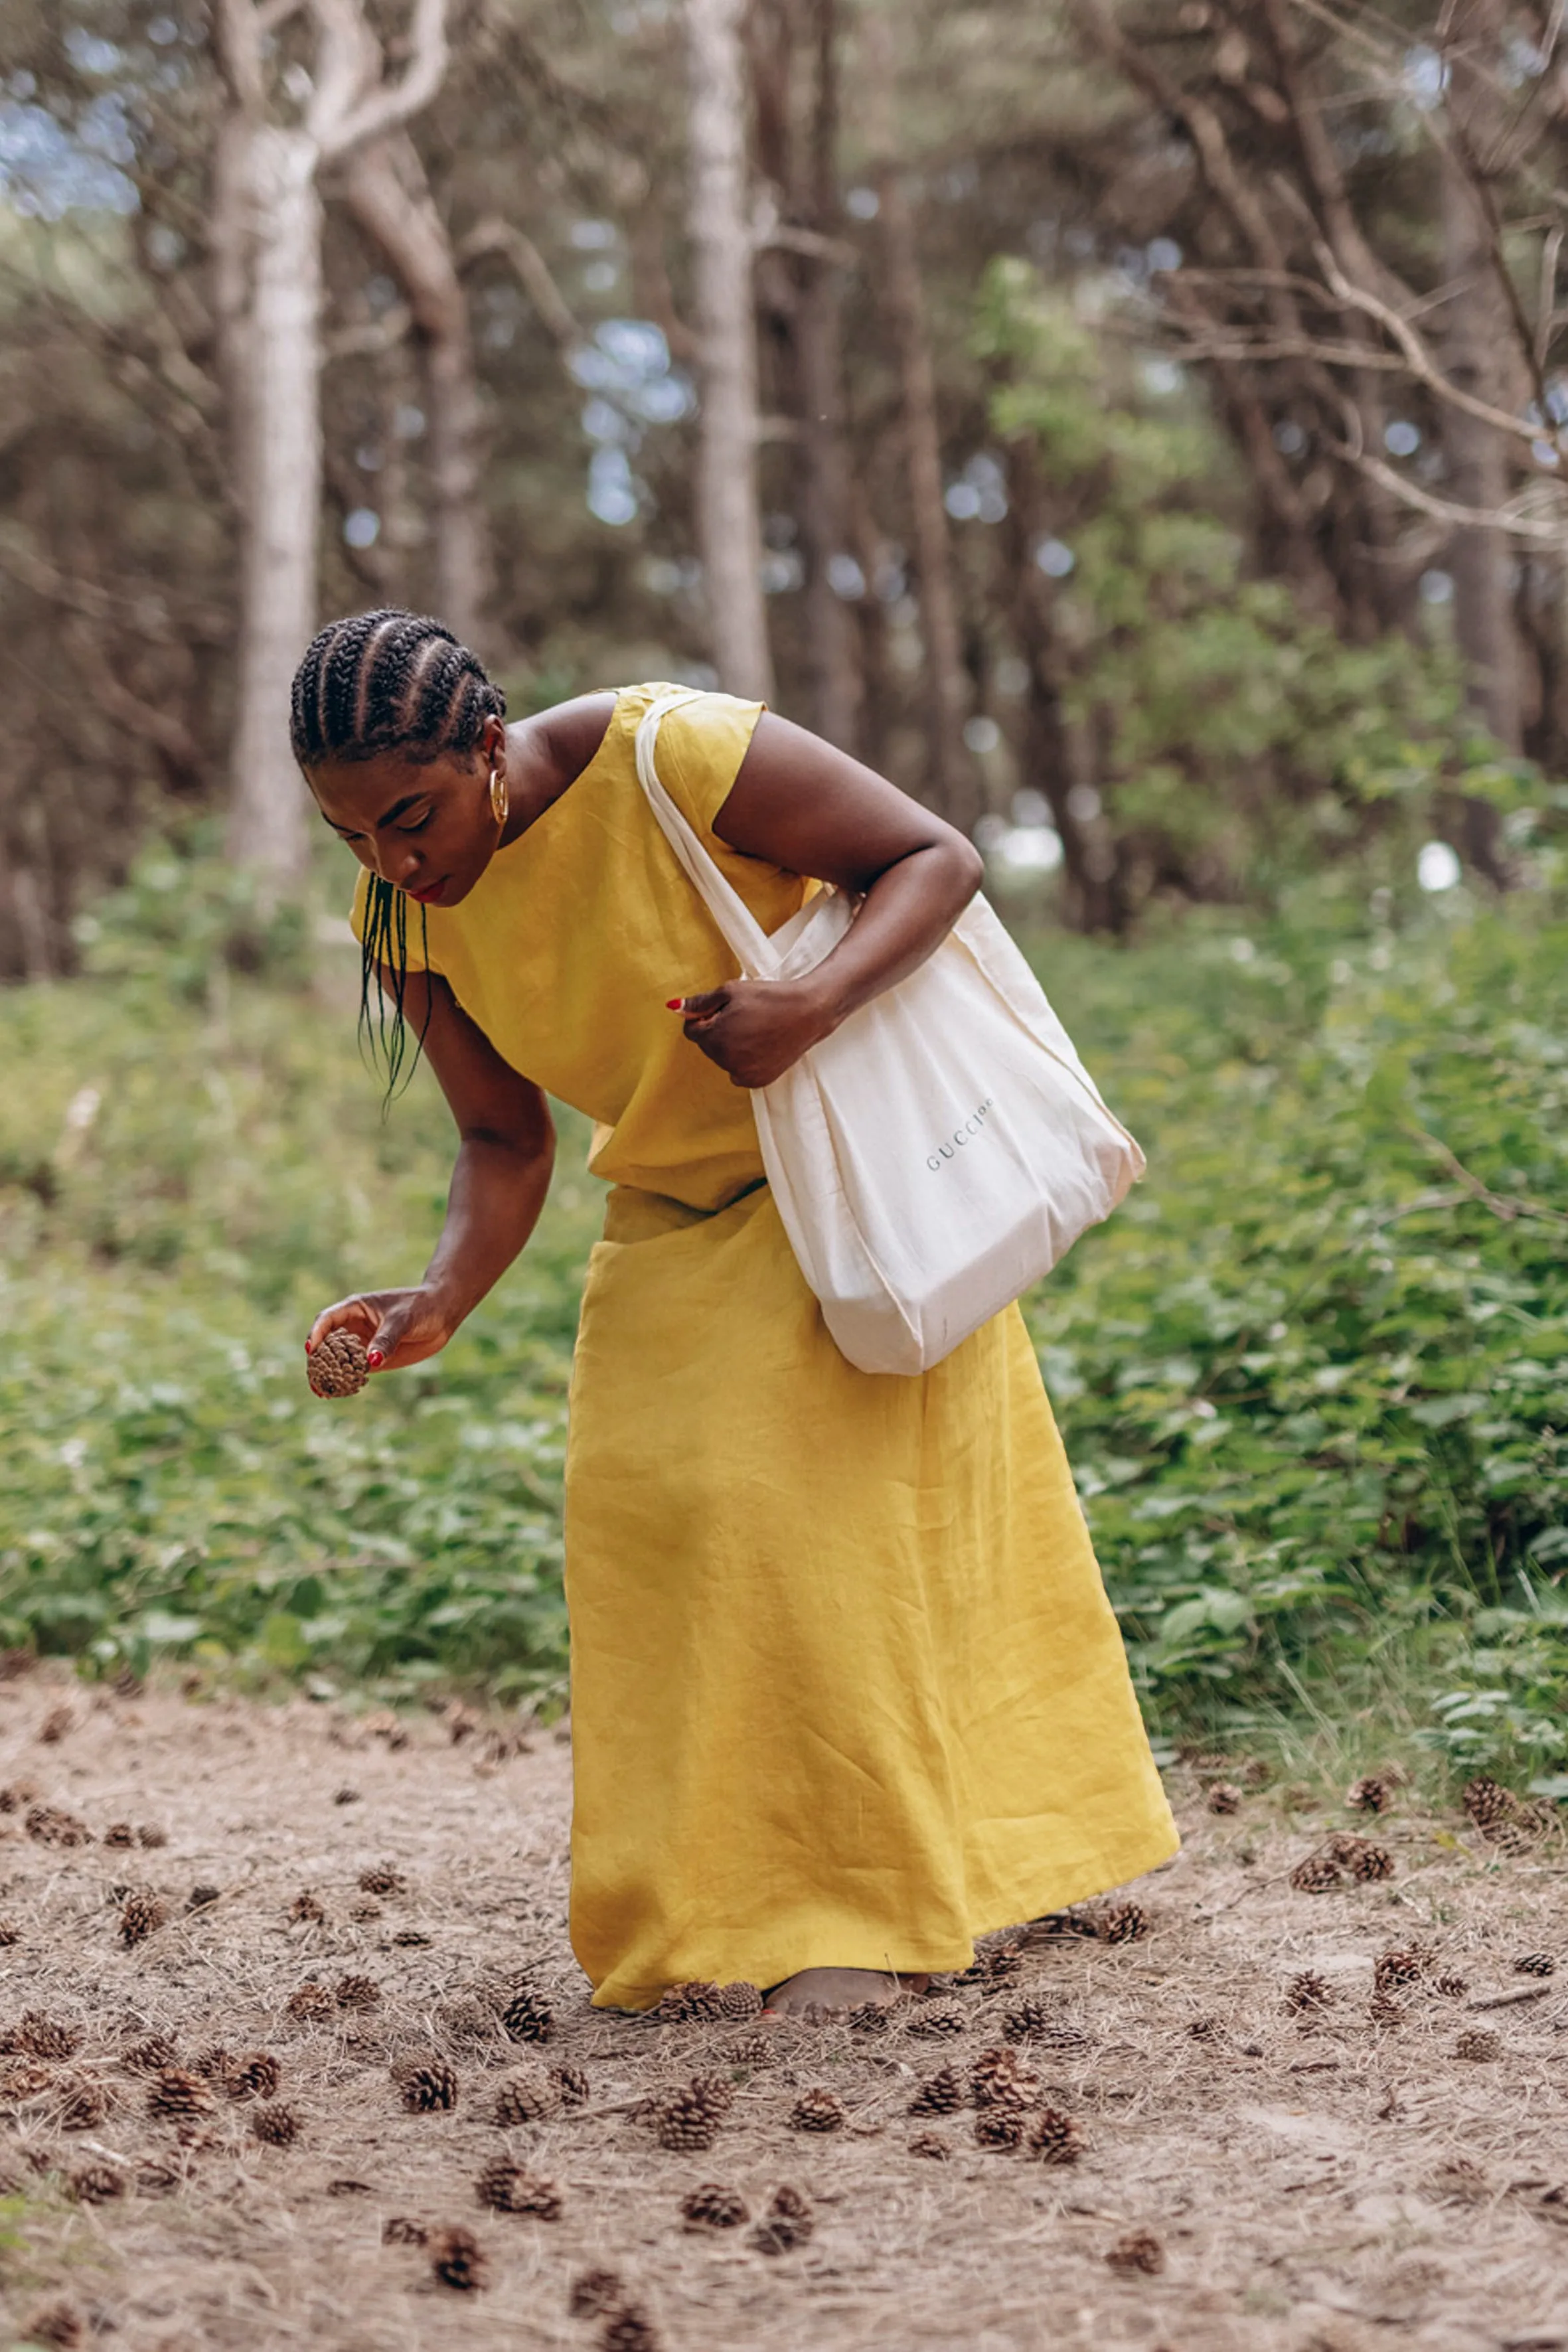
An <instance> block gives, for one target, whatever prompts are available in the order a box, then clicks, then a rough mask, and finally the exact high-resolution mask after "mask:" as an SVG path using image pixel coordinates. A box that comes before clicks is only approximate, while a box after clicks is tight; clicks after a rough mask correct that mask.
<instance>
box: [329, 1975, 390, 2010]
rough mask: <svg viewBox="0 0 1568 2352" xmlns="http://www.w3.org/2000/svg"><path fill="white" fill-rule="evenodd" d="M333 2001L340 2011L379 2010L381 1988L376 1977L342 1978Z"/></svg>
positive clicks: (335, 1990)
mask: <svg viewBox="0 0 1568 2352" xmlns="http://www.w3.org/2000/svg"><path fill="white" fill-rule="evenodd" d="M332 1999H333V2000H334V2001H335V2002H336V2003H337V2006H338V2007H339V2008H340V2009H379V2007H380V2006H381V1987H380V1986H379V1985H378V1984H377V1983H376V1981H375V1979H374V1977H359V1976H353V1977H340V1978H339V1979H338V1981H337V1983H336V1984H335V1985H334V1986H333V1988H332Z"/></svg>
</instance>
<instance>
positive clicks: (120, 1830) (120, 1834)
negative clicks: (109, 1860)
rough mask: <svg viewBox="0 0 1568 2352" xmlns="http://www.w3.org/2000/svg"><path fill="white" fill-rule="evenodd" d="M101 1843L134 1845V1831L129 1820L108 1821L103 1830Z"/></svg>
mask: <svg viewBox="0 0 1568 2352" xmlns="http://www.w3.org/2000/svg"><path fill="white" fill-rule="evenodd" d="M103 1843H104V1844H105V1845H112V1846H125V1845H134V1844H135V1843H136V1832H135V1831H134V1830H133V1829H132V1826H131V1823H130V1822H110V1824H109V1827H108V1828H107V1829H106V1830H105V1831H104V1832H103Z"/></svg>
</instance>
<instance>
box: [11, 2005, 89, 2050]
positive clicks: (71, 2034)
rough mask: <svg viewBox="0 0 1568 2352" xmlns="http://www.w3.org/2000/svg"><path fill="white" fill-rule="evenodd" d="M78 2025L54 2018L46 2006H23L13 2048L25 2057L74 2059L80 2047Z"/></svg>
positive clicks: (79, 2029)
mask: <svg viewBox="0 0 1568 2352" xmlns="http://www.w3.org/2000/svg"><path fill="white" fill-rule="evenodd" d="M81 2043H82V2034H81V2028H80V2026H79V2025H71V2024H69V2023H68V2021H66V2020H65V2019H64V2018H63V2017H55V2016H53V2015H52V2014H51V2013H50V2011H48V2010H47V2009H25V2010H24V2011H22V2017H21V2022H20V2023H19V2024H18V2025H17V2027H16V2048H17V2049H18V2050H25V2051H26V2053H27V2055H28V2057H29V2058H74V2057H75V2056H76V2053H77V2052H78V2051H79V2049H80V2048H81Z"/></svg>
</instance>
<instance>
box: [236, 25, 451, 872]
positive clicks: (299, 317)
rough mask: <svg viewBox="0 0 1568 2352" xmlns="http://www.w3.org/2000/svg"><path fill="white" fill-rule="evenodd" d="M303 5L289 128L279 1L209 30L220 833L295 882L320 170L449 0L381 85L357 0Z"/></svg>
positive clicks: (412, 96) (432, 77) (414, 64)
mask: <svg viewBox="0 0 1568 2352" xmlns="http://www.w3.org/2000/svg"><path fill="white" fill-rule="evenodd" d="M306 5H307V6H308V13H309V16H310V21H311V24H312V26H313V29H314V32H315V36H316V42H315V53H314V70H313V73H312V75H311V77H310V82H309V84H308V90H309V95H308V100H307V101H306V102H305V104H304V108H303V117H302V120H300V121H293V122H281V121H278V120H277V119H276V117H277V114H278V113H279V112H280V111H283V110H286V107H287V101H286V100H279V96H278V94H277V93H276V92H275V90H274V89H273V86H272V74H273V70H274V69H273V68H272V66H271V64H270V61H269V53H268V45H267V33H268V26H269V24H270V23H274V22H277V21H279V12H278V10H277V8H276V7H275V6H274V7H271V8H262V7H258V5H257V0H217V6H216V26H215V29H216V39H217V47H218V54H219V58H220V61H221V64H222V68H223V72H224V77H225V79H226V83H227V86H228V90H229V96H230V100H231V111H230V113H229V115H228V116H227V118H226V120H225V121H224V122H223V123H222V124H221V126H220V129H219V133H218V136H219V139H220V141H221V142H223V146H222V150H221V152H220V156H219V159H218V163H217V167H216V171H215V174H214V179H215V203H214V217H213V222H212V230H211V236H212V246H213V258H214V279H215V292H216V310H217V315H218V320H219V331H220V337H221V340H222V341H223V345H224V374H225V377H226V382H227V383H228V385H229V387H230V397H231V403H232V410H231V419H230V426H231V446H232V448H233V452H234V468H233V470H234V483H235V493H236V500H237V506H238V509H239V519H240V532H241V546H242V553H241V563H240V572H241V595H240V646H239V661H238V692H237V710H236V716H235V729H234V738H233V753H232V775H231V785H230V796H229V827H228V844H229V852H230V855H231V856H233V857H234V858H235V859H236V860H237V862H238V863H239V864H241V865H245V866H252V867H254V868H255V869H257V870H258V872H259V873H261V874H263V875H265V876H266V877H268V883H269V887H288V886H289V884H291V883H294V882H296V881H298V879H299V877H300V875H301V874H302V872H303V870H304V867H305V864H306V860H307V856H308V854H309V849H308V845H309V835H308V832H307V809H306V803H305V791H304V786H303V784H302V782H301V781H300V773H299V771H298V769H297V768H296V767H295V765H294V761H293V757H292V755H291V753H290V751H289V686H290V683H291V681H292V677H293V673H294V668H295V665H296V664H297V663H298V661H299V659H300V655H301V654H302V653H303V651H304V649H305V646H306V645H307V643H308V642H309V640H310V635H311V634H312V632H313V630H314V628H315V625H316V562H317V547H318V539H319V535H320V529H321V300H322V264H321V230H322V214H321V190H320V185H319V180H320V173H321V167H322V166H323V164H325V163H330V162H334V161H346V160H347V159H348V158H349V157H351V156H352V155H353V153H354V152H355V151H356V150H357V149H359V148H360V147H362V146H365V145H369V144H372V143H373V142H375V141H377V140H381V139H385V138H388V137H390V136H392V135H393V134H395V132H396V131H398V130H399V129H400V128H401V127H402V126H403V125H404V124H405V123H406V122H407V121H409V120H410V119H411V117H412V116H413V115H414V114H416V113H417V111H418V110H419V109H420V108H421V107H422V106H425V105H426V104H427V103H428V102H429V100H431V99H432V98H433V97H434V96H435V94H436V92H437V89H439V88H440V85H441V81H442V79H443V76H444V75H445V72H446V68H447V34H446V24H447V18H446V10H447V0H413V10H412V21H411V26H410V35H411V37H410V42H409V50H410V62H409V64H408V66H407V68H406V69H405V72H404V74H403V76H402V77H401V79H399V80H398V81H396V82H395V83H387V82H385V81H384V79H383V78H382V54H381V48H380V45H379V43H378V41H377V39H376V38H375V37H374V34H373V32H372V31H371V28H370V26H369V23H368V21H367V19H366V16H365V15H364V9H363V0H306ZM285 13H289V14H291V13H294V11H293V10H289V11H286V12H285Z"/></svg>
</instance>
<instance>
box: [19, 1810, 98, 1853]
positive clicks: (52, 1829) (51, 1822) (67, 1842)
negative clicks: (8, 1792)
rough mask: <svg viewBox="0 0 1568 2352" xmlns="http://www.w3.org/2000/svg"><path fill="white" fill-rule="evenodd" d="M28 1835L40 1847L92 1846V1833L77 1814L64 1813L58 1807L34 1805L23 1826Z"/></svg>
mask: <svg viewBox="0 0 1568 2352" xmlns="http://www.w3.org/2000/svg"><path fill="white" fill-rule="evenodd" d="M22 1826H23V1828H24V1829H25V1830H26V1832H27V1835H28V1836H29V1837H30V1838H32V1839H34V1840H35V1841H36V1842H37V1844H39V1845H64V1846H72V1845H90V1844H91V1843H92V1832H91V1831H90V1830H89V1828H88V1825H87V1823H86V1822H83V1821H79V1820H78V1819H77V1816H76V1815H75V1813H68V1812H64V1811H61V1810H60V1808H59V1807H58V1805H34V1806H33V1807H32V1808H31V1810H30V1811H29V1812H28V1814H27V1816H26V1820H25V1822H23V1824H22Z"/></svg>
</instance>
